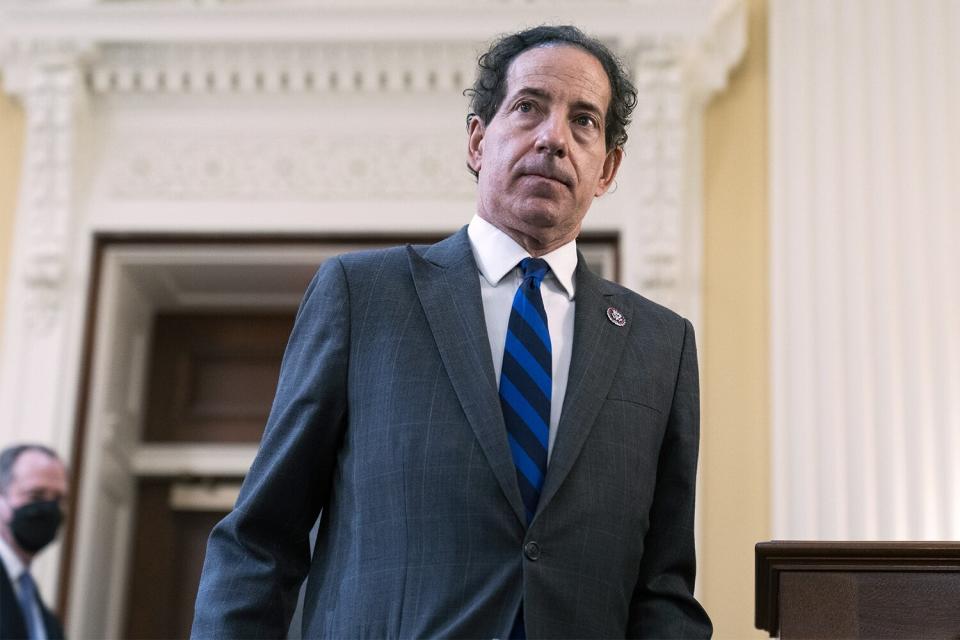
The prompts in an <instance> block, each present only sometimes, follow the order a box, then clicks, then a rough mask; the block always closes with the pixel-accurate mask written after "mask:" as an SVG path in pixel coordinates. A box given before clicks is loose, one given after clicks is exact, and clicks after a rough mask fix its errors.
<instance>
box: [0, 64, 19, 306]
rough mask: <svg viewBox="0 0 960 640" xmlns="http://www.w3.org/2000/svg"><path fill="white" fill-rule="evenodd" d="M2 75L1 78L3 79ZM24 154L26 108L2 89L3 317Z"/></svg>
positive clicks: (0, 253) (0, 252) (0, 226)
mask: <svg viewBox="0 0 960 640" xmlns="http://www.w3.org/2000/svg"><path fill="white" fill-rule="evenodd" d="M2 81H3V78H0V83H2ZM22 156H23V111H22V110H21V109H20V107H19V105H17V104H15V103H14V102H13V101H12V100H11V99H10V97H9V96H7V95H6V94H5V93H3V91H0V318H3V313H2V312H3V304H4V300H5V294H6V289H7V275H8V273H9V271H8V269H9V267H10V248H11V247H12V235H13V213H14V211H15V210H16V202H17V182H18V181H19V179H20V162H21V159H22Z"/></svg>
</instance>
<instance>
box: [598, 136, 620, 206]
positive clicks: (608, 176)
mask: <svg viewBox="0 0 960 640" xmlns="http://www.w3.org/2000/svg"><path fill="white" fill-rule="evenodd" d="M621 162H623V147H616V148H614V149H611V150H610V151H608V152H607V157H606V158H604V160H603V173H601V174H600V182H598V183H597V191H596V193H594V194H593V196H594V197H595V198H599V197H600V196H602V195H603V194H605V193H606V192H607V190H608V189H609V188H610V185H612V184H613V179H614V178H616V177H617V170H619V169H620V163H621Z"/></svg>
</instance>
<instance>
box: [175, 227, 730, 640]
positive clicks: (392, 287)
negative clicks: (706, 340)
mask: <svg viewBox="0 0 960 640" xmlns="http://www.w3.org/2000/svg"><path fill="white" fill-rule="evenodd" d="M575 278H576V309H575V320H574V344H573V348H572V359H571V363H570V373H569V383H568V386H567V392H566V397H565V399H564V405H563V413H562V417H561V419H560V424H559V427H558V432H557V437H556V443H555V447H554V450H553V453H552V456H551V459H550V464H549V468H548V472H547V476H546V481H545V485H544V487H543V491H542V494H541V497H540V503H539V507H538V509H537V513H536V516H535V518H534V520H533V522H532V523H531V524H530V526H529V527H527V525H526V523H525V516H524V510H523V505H522V502H521V499H520V492H519V489H518V486H517V480H516V469H515V467H514V464H513V460H512V458H511V454H510V450H509V447H508V444H507V437H506V429H505V426H504V422H503V415H502V412H501V408H500V401H499V397H498V392H497V381H496V380H495V377H494V369H493V363H492V359H491V354H490V343H489V341H488V339H487V333H486V326H485V323H484V312H483V305H482V301H481V297H480V286H479V275H478V271H477V267H476V265H475V262H474V259H473V255H472V252H471V249H470V243H469V239H468V236H467V233H466V227H464V228H463V229H461V230H460V232H458V233H457V234H455V235H454V236H452V237H450V238H447V239H446V240H444V241H442V242H439V243H438V244H436V245H432V246H429V247H417V248H414V247H397V248H393V249H387V250H382V251H370V252H362V253H355V254H348V255H344V256H341V257H339V258H334V259H330V260H328V261H326V262H325V263H324V264H323V265H322V266H321V268H320V270H319V271H318V272H317V275H316V276H315V277H314V280H313V282H312V283H311V284H310V286H309V288H308V290H307V292H306V294H305V297H304V300H303V302H302V303H301V307H300V310H299V311H298V314H297V320H296V325H295V328H294V330H293V333H292V335H291V338H290V342H289V344H288V346H287V350H286V354H285V355H284V362H283V367H282V371H281V374H280V380H279V383H278V388H277V395H276V399H275V401H274V406H273V409H272V411H271V415H270V419H269V421H268V425H267V429H266V432H265V434H264V437H263V441H262V443H261V446H260V450H259V453H258V454H257V457H256V460H255V461H254V463H253V466H252V468H251V469H250V472H249V474H248V475H247V477H246V479H245V481H244V484H243V488H242V491H241V493H240V497H239V498H238V501H237V505H236V508H235V510H234V511H233V512H232V513H231V514H229V515H228V516H227V517H226V518H225V519H224V520H223V521H222V522H221V523H220V524H218V525H217V527H216V528H215V529H214V531H213V533H212V534H211V536H210V541H209V544H208V548H207V556H206V561H205V564H204V571H203V578H202V581H201V585H200V590H199V594H198V596H197V604H196V617H195V620H194V626H193V635H194V636H195V637H211V638H213V637H216V638H227V637H231V638H239V637H261V638H266V637H279V636H283V635H284V634H285V633H286V627H287V624H288V621H289V620H290V617H291V615H292V613H293V609H294V605H295V601H296V597H297V588H298V586H299V585H300V583H301V581H302V580H303V578H304V577H305V576H308V575H309V579H308V583H307V591H306V597H305V604H304V614H303V634H304V637H333V638H356V637H377V638H393V637H410V638H426V637H448V636H459V637H464V636H466V637H501V638H505V637H507V634H508V632H509V630H510V628H511V625H512V623H513V618H514V615H515V613H516V611H517V606H518V604H519V603H520V601H521V598H522V601H523V609H524V614H525V624H526V632H527V635H528V636H529V637H532V638H535V637H557V638H559V637H576V638H586V637H616V636H620V637H623V636H625V635H628V636H650V637H671V638H673V637H678V638H679V637H705V636H709V635H710V633H711V626H710V621H709V619H708V618H707V616H706V614H705V613H704V612H703V610H702V608H701V607H700V605H699V604H698V603H697V602H696V601H695V600H694V599H693V596H692V591H693V580H694V572H695V561H694V545H693V527H694V516H693V495H694V490H695V475H696V464H697V448H698V438H699V392H698V386H697V385H698V382H697V360H696V349H695V346H694V336H693V330H692V327H691V325H690V323H689V322H688V321H686V320H684V319H683V318H681V317H680V316H678V315H676V314H674V313H673V312H671V311H669V310H667V309H665V308H663V307H661V306H659V305H656V304H654V303H652V302H650V301H648V300H646V299H644V298H642V297H641V296H639V295H637V294H635V293H633V292H631V291H629V290H627V289H625V288H623V287H621V286H619V285H616V284H613V283H611V282H607V281H605V280H602V279H600V278H598V277H597V276H595V275H594V274H592V273H591V272H590V271H589V270H588V269H587V268H586V266H585V264H584V261H583V257H582V256H580V261H579V264H578V267H577V271H576V274H575ZM609 307H614V308H616V309H619V310H620V311H621V312H622V313H623V315H624V316H625V317H626V319H627V323H626V326H624V327H618V326H615V325H614V324H613V323H612V322H611V321H609V320H608V318H607V309H608V308H609ZM321 509H323V518H322V520H321V524H320V530H319V535H318V538H317V542H316V549H315V553H314V555H313V558H312V561H311V558H310V556H309V542H308V533H309V531H310V529H311V526H312V525H313V523H314V521H315V519H316V517H317V515H318V513H319V512H320V510H321Z"/></svg>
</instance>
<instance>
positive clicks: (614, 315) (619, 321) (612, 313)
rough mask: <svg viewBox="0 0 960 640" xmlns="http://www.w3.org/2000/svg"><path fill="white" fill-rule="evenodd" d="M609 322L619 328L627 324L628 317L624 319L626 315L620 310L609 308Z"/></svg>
mask: <svg viewBox="0 0 960 640" xmlns="http://www.w3.org/2000/svg"><path fill="white" fill-rule="evenodd" d="M607 320H609V321H610V322H612V323H613V324H615V325H617V326H618V327H622V326H623V325H625V324H627V319H626V317H624V315H623V314H622V313H620V310H619V309H616V308H615V307H607Z"/></svg>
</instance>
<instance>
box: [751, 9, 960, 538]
mask: <svg viewBox="0 0 960 640" xmlns="http://www.w3.org/2000/svg"><path fill="white" fill-rule="evenodd" d="M770 20H771V22H770V38H771V41H770V51H771V59H770V77H771V83H770V134H771V150H770V158H771V226H770V229H771V283H772V284H771V286H772V291H771V300H772V350H771V354H772V359H773V362H772V371H773V377H774V379H773V428H774V436H773V441H774V453H773V461H772V463H773V464H772V466H773V484H774V487H773V489H774V490H773V495H774V505H773V507H774V509H773V511H774V535H775V536H776V537H778V538H809V539H871V538H880V539H907V538H913V539H951V538H952V539H956V538H960V472H958V470H957V465H956V464H955V458H956V456H957V454H958V453H960V313H958V310H960V260H958V257H957V253H958V247H957V245H958V239H960V159H958V151H957V149H958V146H960V129H958V127H957V124H956V117H957V114H958V113H960V110H958V109H960V104H958V86H960V65H958V63H957V60H958V59H960V0H773V1H772V3H771V12H770Z"/></svg>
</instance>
